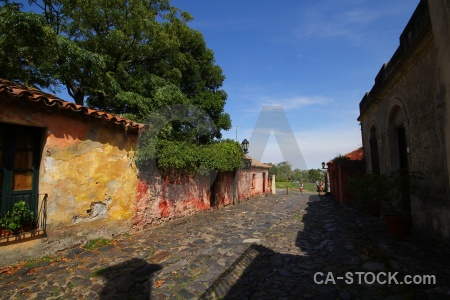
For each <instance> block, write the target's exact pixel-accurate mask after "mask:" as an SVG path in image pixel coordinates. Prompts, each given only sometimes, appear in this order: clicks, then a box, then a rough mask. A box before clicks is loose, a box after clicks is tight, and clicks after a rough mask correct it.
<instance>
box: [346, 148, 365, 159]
mask: <svg viewBox="0 0 450 300" xmlns="http://www.w3.org/2000/svg"><path fill="white" fill-rule="evenodd" d="M344 156H346V157H348V158H349V159H350V160H362V159H363V158H364V151H363V148H362V147H360V148H358V149H356V150H353V151H352V152H349V153H347V154H345V155H344Z"/></svg>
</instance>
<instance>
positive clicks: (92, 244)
mask: <svg viewBox="0 0 450 300" xmlns="http://www.w3.org/2000/svg"><path fill="white" fill-rule="evenodd" d="M111 242H112V241H111V240H108V239H105V238H97V239H93V240H90V241H88V242H87V243H86V244H85V245H84V246H83V248H84V249H86V250H94V249H97V248H100V247H103V246H106V245H108V244H110V243H111Z"/></svg>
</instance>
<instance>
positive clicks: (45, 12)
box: [0, 0, 231, 142]
mask: <svg viewBox="0 0 450 300" xmlns="http://www.w3.org/2000/svg"><path fill="white" fill-rule="evenodd" d="M29 3H30V5H32V7H33V9H34V11H36V12H23V11H22V7H21V6H20V5H17V4H9V3H5V4H4V5H3V6H2V7H1V10H0V24H2V25H0V26H1V29H2V31H1V32H2V33H1V36H0V46H1V48H2V50H1V51H5V53H1V54H2V59H3V60H6V61H2V62H1V67H2V68H1V71H0V72H1V73H0V75H1V76H3V77H6V78H9V79H16V80H19V81H22V82H25V83H27V84H30V85H38V86H40V87H41V88H48V89H50V90H52V91H57V89H58V88H59V87H60V86H61V85H63V86H64V87H65V88H66V89H67V91H68V94H69V95H70V96H71V97H72V98H73V99H74V101H75V103H77V104H87V105H88V106H90V107H92V108H97V109H101V110H105V111H109V112H113V113H116V114H122V115H125V116H126V117H128V118H131V119H134V120H137V121H141V122H143V121H145V118H146V117H147V116H148V114H150V113H151V112H152V111H155V110H156V109H158V108H160V107H163V106H165V105H173V104H187V105H194V106H196V107H198V108H200V109H202V110H204V111H205V112H207V113H208V115H209V116H210V117H211V119H212V120H213V122H214V123H215V126H216V130H215V131H214V132H211V133H210V135H209V136H208V137H203V139H204V141H203V142H208V141H210V140H212V139H214V138H220V137H221V134H220V130H221V129H225V130H228V129H230V128H231V121H230V117H229V115H228V114H226V113H225V112H224V106H225V102H226V98H227V95H226V93H225V92H224V91H223V90H222V89H221V87H222V84H223V80H224V79H225V77H224V75H223V74H222V69H221V68H220V67H219V66H217V65H216V64H215V59H214V53H213V51H212V50H210V49H208V48H207V47H206V43H205V41H204V39H203V36H202V34H201V33H200V32H198V31H196V30H193V29H191V28H190V27H189V26H188V25H187V23H188V22H189V21H190V20H192V16H191V15H189V14H188V13H187V12H183V11H180V10H179V9H177V8H175V7H172V6H170V4H169V1H168V0H159V1H156V0H134V1H127V0H125V1H123V0H98V1H84V0H77V1H74V0H30V1H29ZM17 41H18V42H19V43H17ZM6 51H7V53H6ZM172 131H173V136H174V137H175V139H176V136H177V135H178V136H179V135H180V134H186V133H188V134H189V135H191V136H195V135H196V134H195V131H196V128H194V127H193V126H191V125H189V124H182V123H177V122H173V124H172Z"/></svg>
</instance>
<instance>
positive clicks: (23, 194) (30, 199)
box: [0, 79, 270, 266]
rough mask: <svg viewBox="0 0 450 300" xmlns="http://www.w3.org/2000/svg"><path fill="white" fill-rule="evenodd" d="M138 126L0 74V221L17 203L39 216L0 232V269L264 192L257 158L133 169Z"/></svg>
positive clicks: (264, 174) (263, 171) (264, 169)
mask: <svg viewBox="0 0 450 300" xmlns="http://www.w3.org/2000/svg"><path fill="white" fill-rule="evenodd" d="M143 127H144V126H143V125H142V124H139V123H135V122H133V121H130V120H126V119H123V118H121V117H119V116H116V115H113V114H110V113H106V112H102V111H99V110H93V109H89V108H88V107H85V106H80V105H76V104H74V103H71V102H67V101H64V100H62V99H59V98H57V97H55V96H54V95H51V94H48V93H44V92H42V91H40V90H38V89H35V88H31V87H29V86H26V85H22V84H17V83H14V82H11V81H8V80H5V79H0V218H2V219H4V218H5V216H6V214H7V212H10V211H11V210H12V209H13V207H14V204H15V203H17V202H19V201H22V200H23V201H25V202H26V203H27V204H28V205H29V207H30V210H31V211H32V212H33V213H34V215H35V216H37V217H38V218H37V219H38V224H37V226H36V228H33V229H29V230H28V232H27V233H23V234H20V235H17V234H14V235H12V234H9V233H5V231H3V230H0V247H1V253H2V255H1V256H0V266H3V265H5V264H8V263H12V262H14V261H17V260H22V259H28V258H33V257H38V256H43V255H46V254H51V253H54V252H55V251H58V250H61V249H64V248H68V247H70V246H73V245H75V244H82V243H84V242H86V241H87V240H90V239H94V238H97V237H106V238H110V237H112V236H114V235H116V234H119V233H122V232H129V231H130V230H132V229H141V228H144V227H145V226H147V225H153V224H160V223H162V222H166V221H169V220H172V219H175V218H179V217H183V216H186V215H189V214H192V213H195V212H198V211H201V210H208V209H211V208H212V207H221V206H226V205H230V204H233V203H236V202H238V201H243V200H246V199H248V198H250V197H253V196H260V195H264V194H265V193H268V192H270V184H269V176H268V168H270V166H268V165H265V164H262V163H260V162H258V161H256V160H252V163H251V166H250V168H249V169H245V170H236V171H232V172H214V171H212V172H210V174H206V175H201V174H198V175H197V176H187V177H186V176H175V177H174V178H169V177H164V176H161V175H160V174H159V172H157V170H153V171H156V172H150V173H151V174H147V172H143V171H142V170H141V172H139V170H138V169H137V167H136V165H135V155H136V151H137V149H138V145H139V135H140V133H141V131H142V130H141V129H142V128H143ZM1 227H2V226H1V225H0V229H2V228H1Z"/></svg>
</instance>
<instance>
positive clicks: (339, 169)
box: [327, 147, 365, 205]
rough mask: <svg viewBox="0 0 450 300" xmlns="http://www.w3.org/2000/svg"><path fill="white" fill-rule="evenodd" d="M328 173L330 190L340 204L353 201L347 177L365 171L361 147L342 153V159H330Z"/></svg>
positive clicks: (349, 177) (352, 176)
mask: <svg viewBox="0 0 450 300" xmlns="http://www.w3.org/2000/svg"><path fill="white" fill-rule="evenodd" d="M327 165H328V174H329V178H330V192H331V194H332V195H333V196H334V198H335V199H336V200H337V202H339V204H340V205H343V204H344V203H352V202H354V201H355V199H354V195H353V194H352V192H351V188H350V187H349V186H348V182H349V179H351V178H354V177H356V176H358V175H360V174H363V173H364V171H365V166H364V152H363V148H362V147H361V148H358V149H356V150H353V151H352V152H350V153H347V154H345V155H343V159H341V160H340V161H339V160H336V161H333V160H332V161H330V162H329V163H327Z"/></svg>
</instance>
